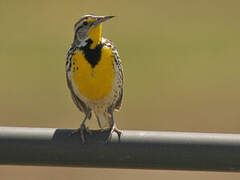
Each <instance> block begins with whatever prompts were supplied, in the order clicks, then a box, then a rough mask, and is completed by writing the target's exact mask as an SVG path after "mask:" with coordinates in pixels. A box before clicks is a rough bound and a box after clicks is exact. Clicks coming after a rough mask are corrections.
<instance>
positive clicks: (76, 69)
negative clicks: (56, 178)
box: [72, 47, 115, 100]
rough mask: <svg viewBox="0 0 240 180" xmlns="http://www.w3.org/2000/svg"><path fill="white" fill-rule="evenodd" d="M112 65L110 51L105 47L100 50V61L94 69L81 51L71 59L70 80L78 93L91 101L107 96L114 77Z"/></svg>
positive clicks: (112, 57) (112, 58)
mask: <svg viewBox="0 0 240 180" xmlns="http://www.w3.org/2000/svg"><path fill="white" fill-rule="evenodd" d="M113 63H114V56H113V53H112V50H111V49H109V48H107V47H103V48H102V54H101V59H100V61H99V62H98V64H97V65H96V66H94V68H93V67H92V66H91V65H90V64H89V62H88V61H87V60H86V58H85V57H84V54H83V52H82V51H76V52H75V54H74V55H73V57H72V78H73V83H74V84H75V86H76V87H77V88H78V90H79V93H80V94H81V95H82V96H84V97H86V98H88V99H91V100H100V99H102V98H104V97H105V96H107V95H109V94H110V92H111V91H112V86H113V80H114V77H115V74H114V67H113Z"/></svg>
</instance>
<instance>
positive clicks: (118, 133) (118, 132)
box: [106, 112, 122, 143]
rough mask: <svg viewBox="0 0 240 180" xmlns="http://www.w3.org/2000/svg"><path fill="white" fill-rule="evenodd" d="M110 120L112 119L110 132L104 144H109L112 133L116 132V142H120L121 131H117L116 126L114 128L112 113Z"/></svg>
mask: <svg viewBox="0 0 240 180" xmlns="http://www.w3.org/2000/svg"><path fill="white" fill-rule="evenodd" d="M111 118H112V122H111V127H110V129H111V131H110V133H109V136H108V138H107V141H106V143H109V142H110V140H111V139H112V134H113V132H116V133H117V135H118V140H119V141H120V137H121V134H122V131H121V130H119V129H118V128H117V126H116V123H115V121H114V118H113V112H111Z"/></svg>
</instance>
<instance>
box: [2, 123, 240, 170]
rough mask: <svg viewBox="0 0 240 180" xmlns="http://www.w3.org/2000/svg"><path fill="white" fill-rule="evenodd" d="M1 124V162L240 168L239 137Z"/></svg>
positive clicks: (172, 167)
mask: <svg viewBox="0 0 240 180" xmlns="http://www.w3.org/2000/svg"><path fill="white" fill-rule="evenodd" d="M71 132H72V130H67V129H53V128H24V127H0V164H8V165H43V166H75V167H111V168H141V169H172V170H173V169H174V170H204V171H239V170H240V135H239V134H215V133H182V132H157V131H123V133H122V136H121V138H120V140H119V139H118V136H117V135H116V134H114V135H113V137H112V140H111V142H110V143H109V144H106V143H105V140H106V138H107V136H108V133H109V132H107V131H104V132H100V131H93V132H92V134H87V135H86V136H87V137H86V139H87V142H86V144H82V143H81V138H80V136H79V135H73V136H71V135H70V134H71Z"/></svg>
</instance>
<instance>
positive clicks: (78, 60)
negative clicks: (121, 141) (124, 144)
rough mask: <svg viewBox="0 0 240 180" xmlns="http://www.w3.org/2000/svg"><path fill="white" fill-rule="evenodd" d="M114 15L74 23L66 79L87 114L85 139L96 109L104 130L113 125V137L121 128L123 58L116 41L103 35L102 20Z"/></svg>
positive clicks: (81, 128)
mask: <svg viewBox="0 0 240 180" xmlns="http://www.w3.org/2000/svg"><path fill="white" fill-rule="evenodd" d="M113 17H114V16H94V15H85V16H83V17H82V18H81V19H80V20H79V21H78V22H77V23H76V24H75V26H74V30H75V34H74V40H73V43H72V45H71V47H70V49H69V50H68V53H67V61H66V78H67V84H68V87H69V89H70V92H71V95H72V99H73V102H74V103H75V104H76V106H77V107H78V109H79V110H80V111H81V112H83V113H84V114H85V118H84V119H83V121H82V123H81V125H80V128H79V129H78V130H77V131H76V132H77V133H80V135H81V139H82V142H83V143H84V142H85V136H84V132H85V130H87V129H86V126H85V122H86V120H87V119H90V118H91V114H92V112H94V114H95V116H96V118H97V121H98V125H99V127H100V128H101V129H103V128H104V129H105V128H106V127H108V128H111V131H110V134H109V137H108V140H109V138H111V136H112V133H113V132H116V133H117V134H118V136H119V137H120V135H121V131H120V130H119V129H118V128H117V127H116V123H115V121H114V118H113V112H114V110H119V109H120V106H121V102H122V96H123V71H122V65H121V60H120V57H119V55H118V52H117V50H116V48H115V47H114V46H113V43H112V42H111V41H109V40H107V39H105V38H103V37H102V23H103V22H105V21H106V20H109V19H111V18H113Z"/></svg>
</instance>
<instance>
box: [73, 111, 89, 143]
mask: <svg viewBox="0 0 240 180" xmlns="http://www.w3.org/2000/svg"><path fill="white" fill-rule="evenodd" d="M90 116H91V110H89V109H88V110H87V113H86V115H85V117H84V119H83V121H82V123H81V125H80V128H78V129H77V130H75V131H73V132H72V134H71V135H74V134H80V136H81V140H82V143H83V144H85V137H84V131H86V132H89V130H88V128H87V127H86V125H85V123H86V121H87V119H89V118H90Z"/></svg>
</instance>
